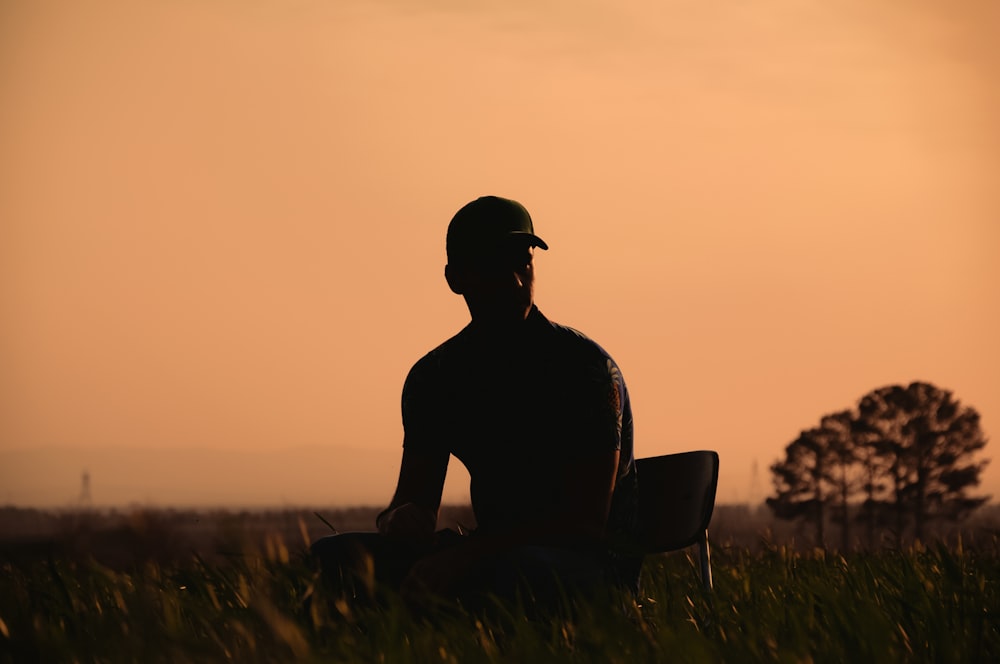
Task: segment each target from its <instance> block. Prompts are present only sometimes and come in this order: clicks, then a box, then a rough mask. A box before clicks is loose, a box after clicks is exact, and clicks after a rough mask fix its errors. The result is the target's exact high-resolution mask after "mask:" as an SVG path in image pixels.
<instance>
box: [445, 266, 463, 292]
mask: <svg viewBox="0 0 1000 664" xmlns="http://www.w3.org/2000/svg"><path fill="white" fill-rule="evenodd" d="M444 278H445V280H446V281H447V282H448V288H450V289H451V292H452V293H454V294H455V295H462V294H463V293H464V292H465V273H464V272H463V271H462V270H460V269H456V268H454V267H452V266H451V265H445V266H444Z"/></svg>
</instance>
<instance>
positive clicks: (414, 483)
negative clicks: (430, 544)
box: [375, 447, 449, 540]
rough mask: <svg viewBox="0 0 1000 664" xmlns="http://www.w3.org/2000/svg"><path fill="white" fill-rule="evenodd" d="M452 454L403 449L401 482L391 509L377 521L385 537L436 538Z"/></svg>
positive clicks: (384, 512) (379, 516) (397, 486)
mask: <svg viewBox="0 0 1000 664" xmlns="http://www.w3.org/2000/svg"><path fill="white" fill-rule="evenodd" d="M448 456H449V455H448V454H447V453H442V452H429V451H417V450H413V449H412V448H408V447H404V448H403V459H402V461H401V462H400V466H399V480H398V481H397V482H396V492H395V494H394V495H393V497H392V502H390V503H389V507H388V508H387V509H386V510H384V511H383V512H382V513H381V514H379V515H378V517H377V518H376V520H375V524H376V527H377V528H378V530H379V532H380V533H382V534H383V535H389V536H392V537H402V538H407V539H415V540H420V539H425V538H429V537H430V536H431V535H433V534H434V528H435V527H436V525H437V517H438V510H439V509H440V508H441V492H442V491H443V490H444V478H445V474H446V473H447V471H448Z"/></svg>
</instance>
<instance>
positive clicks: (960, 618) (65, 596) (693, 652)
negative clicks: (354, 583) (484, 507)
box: [0, 536, 1000, 664]
mask: <svg viewBox="0 0 1000 664" xmlns="http://www.w3.org/2000/svg"><path fill="white" fill-rule="evenodd" d="M299 548H301V546H300V547H299ZM713 560H714V568H715V584H716V587H715V591H714V593H712V594H711V595H708V594H706V593H705V592H704V591H703V590H702V589H701V586H700V583H699V581H698V575H697V568H696V564H695V562H694V560H692V558H691V557H690V556H688V555H686V554H685V553H675V554H672V555H668V556H660V557H655V558H650V559H647V564H646V568H645V570H644V576H643V585H644V592H643V600H642V606H641V608H640V607H638V606H635V605H634V604H632V605H624V606H596V607H594V606H591V607H586V608H585V609H584V610H582V611H581V612H580V614H579V615H578V616H576V618H575V619H574V620H573V621H566V620H563V621H553V622H548V623H538V622H531V621H528V620H527V619H525V618H521V617H518V615H519V614H518V612H516V611H514V612H512V613H511V614H510V615H509V616H507V617H506V618H504V619H496V620H495V621H490V622H487V623H485V624H484V623H483V622H482V621H479V620H477V619H475V618H473V617H471V616H468V615H464V614H452V615H448V616H446V617H441V618H440V619H439V620H437V621H436V624H435V625H433V626H431V625H428V624H427V623H426V622H424V621H421V620H417V619H415V618H413V617H412V616H411V615H410V614H409V613H408V612H407V611H405V610H404V609H403V608H401V607H398V606H390V607H388V608H385V609H383V610H380V611H368V612H361V611H358V610H357V609H352V608H351V607H349V606H347V605H346V604H344V603H339V604H338V603H335V602H330V601H325V600H327V599H330V598H325V597H323V596H322V590H321V588H319V587H318V586H317V585H316V579H315V577H314V574H313V572H312V570H311V569H310V568H309V567H308V566H307V565H306V564H305V562H304V561H303V559H302V556H301V552H299V553H296V552H295V551H291V552H290V551H289V549H288V547H287V546H286V544H285V542H284V541H282V540H281V539H280V538H279V537H277V536H275V537H273V538H270V539H268V540H267V543H266V544H265V545H264V546H263V547H262V548H261V550H260V551H253V550H251V551H247V552H245V553H243V554H240V555H232V556H230V557H228V558H226V559H221V560H220V559H215V560H212V561H211V562H209V561H206V560H202V559H201V558H199V557H197V556H191V557H190V559H189V560H180V561H172V562H159V563H157V562H145V563H141V564H137V565H135V566H133V567H132V568H130V569H127V570H124V571H123V570H112V569H110V568H108V567H105V566H103V565H101V564H100V563H98V562H96V561H95V560H94V559H92V558H89V557H78V556H75V557H74V556H63V557H59V556H57V555H52V554H48V555H46V556H45V557H41V558H40V559H34V560H31V559H19V560H16V561H15V560H13V559H6V560H3V561H2V562H0V565H2V570H0V661H2V662H36V661H37V662H75V661H78V662H94V661H107V662H128V661H142V662H189V661H190V662H215V661H236V662H284V661H314V662H321V661H338V662H389V663H392V664H395V663H397V662H421V663H423V662H478V661H502V662H560V661H573V662H578V661H579V662H589V661H593V662H663V661H671V662H674V661H676V662H752V661H780V662H808V661H815V662H846V661H859V662H898V661H913V662H923V661H927V662H996V661H1000V624H998V613H1000V590H998V580H1000V546H998V541H997V539H996V538H993V539H992V540H991V541H989V542H985V543H980V545H979V546H977V547H976V548H974V549H973V548H968V547H967V548H963V547H962V546H961V545H960V544H959V545H957V546H953V547H951V548H946V547H944V546H937V545H935V546H929V547H926V548H924V547H920V546H916V547H911V548H910V549H909V550H906V551H883V552H879V553H877V554H852V555H850V556H847V557H842V556H840V555H834V554H828V553H824V552H822V551H816V552H812V553H805V554H803V553H795V552H793V551H791V550H789V549H785V548H781V547H765V549H764V550H763V551H757V552H750V551H749V550H748V549H742V548H732V549H728V550H727V549H723V548H719V549H717V550H716V551H715V553H714V558H713ZM307 598H311V599H309V600H307ZM317 600H322V601H317ZM338 607H339V608H338Z"/></svg>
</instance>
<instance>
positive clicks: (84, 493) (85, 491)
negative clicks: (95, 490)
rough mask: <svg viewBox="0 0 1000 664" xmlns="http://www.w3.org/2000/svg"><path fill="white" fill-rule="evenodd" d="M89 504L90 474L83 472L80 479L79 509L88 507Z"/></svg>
mask: <svg viewBox="0 0 1000 664" xmlns="http://www.w3.org/2000/svg"><path fill="white" fill-rule="evenodd" d="M90 504H91V498H90V473H88V472H87V471H86V470H85V471H83V477H82V478H81V479H80V507H90Z"/></svg>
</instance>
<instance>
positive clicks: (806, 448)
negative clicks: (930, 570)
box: [767, 382, 988, 550]
mask: <svg viewBox="0 0 1000 664" xmlns="http://www.w3.org/2000/svg"><path fill="white" fill-rule="evenodd" d="M985 445H986V438H985V437H984V435H983V432H982V430H981V428H980V426H979V414H978V413H977V412H976V411H975V410H974V409H972V408H969V407H964V406H962V405H961V404H960V403H959V402H958V401H957V400H955V399H954V397H953V396H952V393H951V392H949V391H947V390H941V389H939V388H937V387H935V386H933V385H931V384H929V383H920V382H915V383H912V384H910V385H909V386H907V387H903V386H900V385H890V386H888V387H883V388H879V389H877V390H874V391H872V392H870V393H868V394H866V395H865V396H864V397H862V398H861V400H860V402H859V407H858V410H857V411H856V412H853V411H850V410H844V411H839V412H836V413H832V414H829V415H825V416H823V417H822V418H821V420H820V425H819V427H816V428H812V429H807V430H805V431H803V432H802V433H800V434H799V437H798V438H796V439H795V440H794V441H792V442H791V443H790V444H789V445H788V446H787V447H786V448H785V458H784V460H782V461H778V462H775V463H774V464H773V465H772V466H771V472H772V473H773V479H774V487H775V495H774V496H773V497H770V498H768V499H767V505H768V506H769V507H770V508H771V510H772V512H773V513H774V515H775V516H776V517H778V518H780V519H789V520H802V521H805V522H806V523H811V524H812V525H813V527H814V529H815V539H816V544H817V546H825V524H826V522H827V520H829V521H830V522H832V523H836V524H837V525H838V526H839V527H840V535H841V542H840V544H841V547H842V548H843V550H847V549H848V548H850V544H851V532H850V530H851V523H852V518H851V511H852V504H853V505H856V502H855V500H856V498H858V497H859V496H862V497H863V498H862V501H861V504H860V508H854V512H855V515H854V519H853V520H857V521H861V522H862V523H864V524H865V536H866V539H867V542H868V545H869V546H873V545H874V542H875V533H876V529H877V528H879V527H886V526H888V527H890V528H891V529H892V530H893V531H894V532H895V534H896V538H897V540H898V539H900V538H901V537H902V534H903V532H904V531H905V529H906V528H907V527H909V526H910V525H911V524H912V525H913V531H914V535H915V537H916V538H918V539H922V538H923V537H924V534H925V531H926V526H927V524H928V523H930V522H931V521H933V520H936V519H948V520H951V521H959V520H961V519H963V518H965V517H966V516H968V514H969V513H970V512H972V511H973V510H975V509H976V508H977V507H979V506H980V505H982V504H983V503H985V502H986V500H988V496H970V495H969V491H970V490H971V489H972V488H973V487H975V486H976V485H978V484H979V475H980V473H981V472H982V470H983V468H984V467H985V466H986V464H987V461H986V460H983V461H977V460H975V459H974V457H975V455H976V454H977V453H978V452H979V451H980V450H982V448H983V447H984V446H985Z"/></svg>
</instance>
